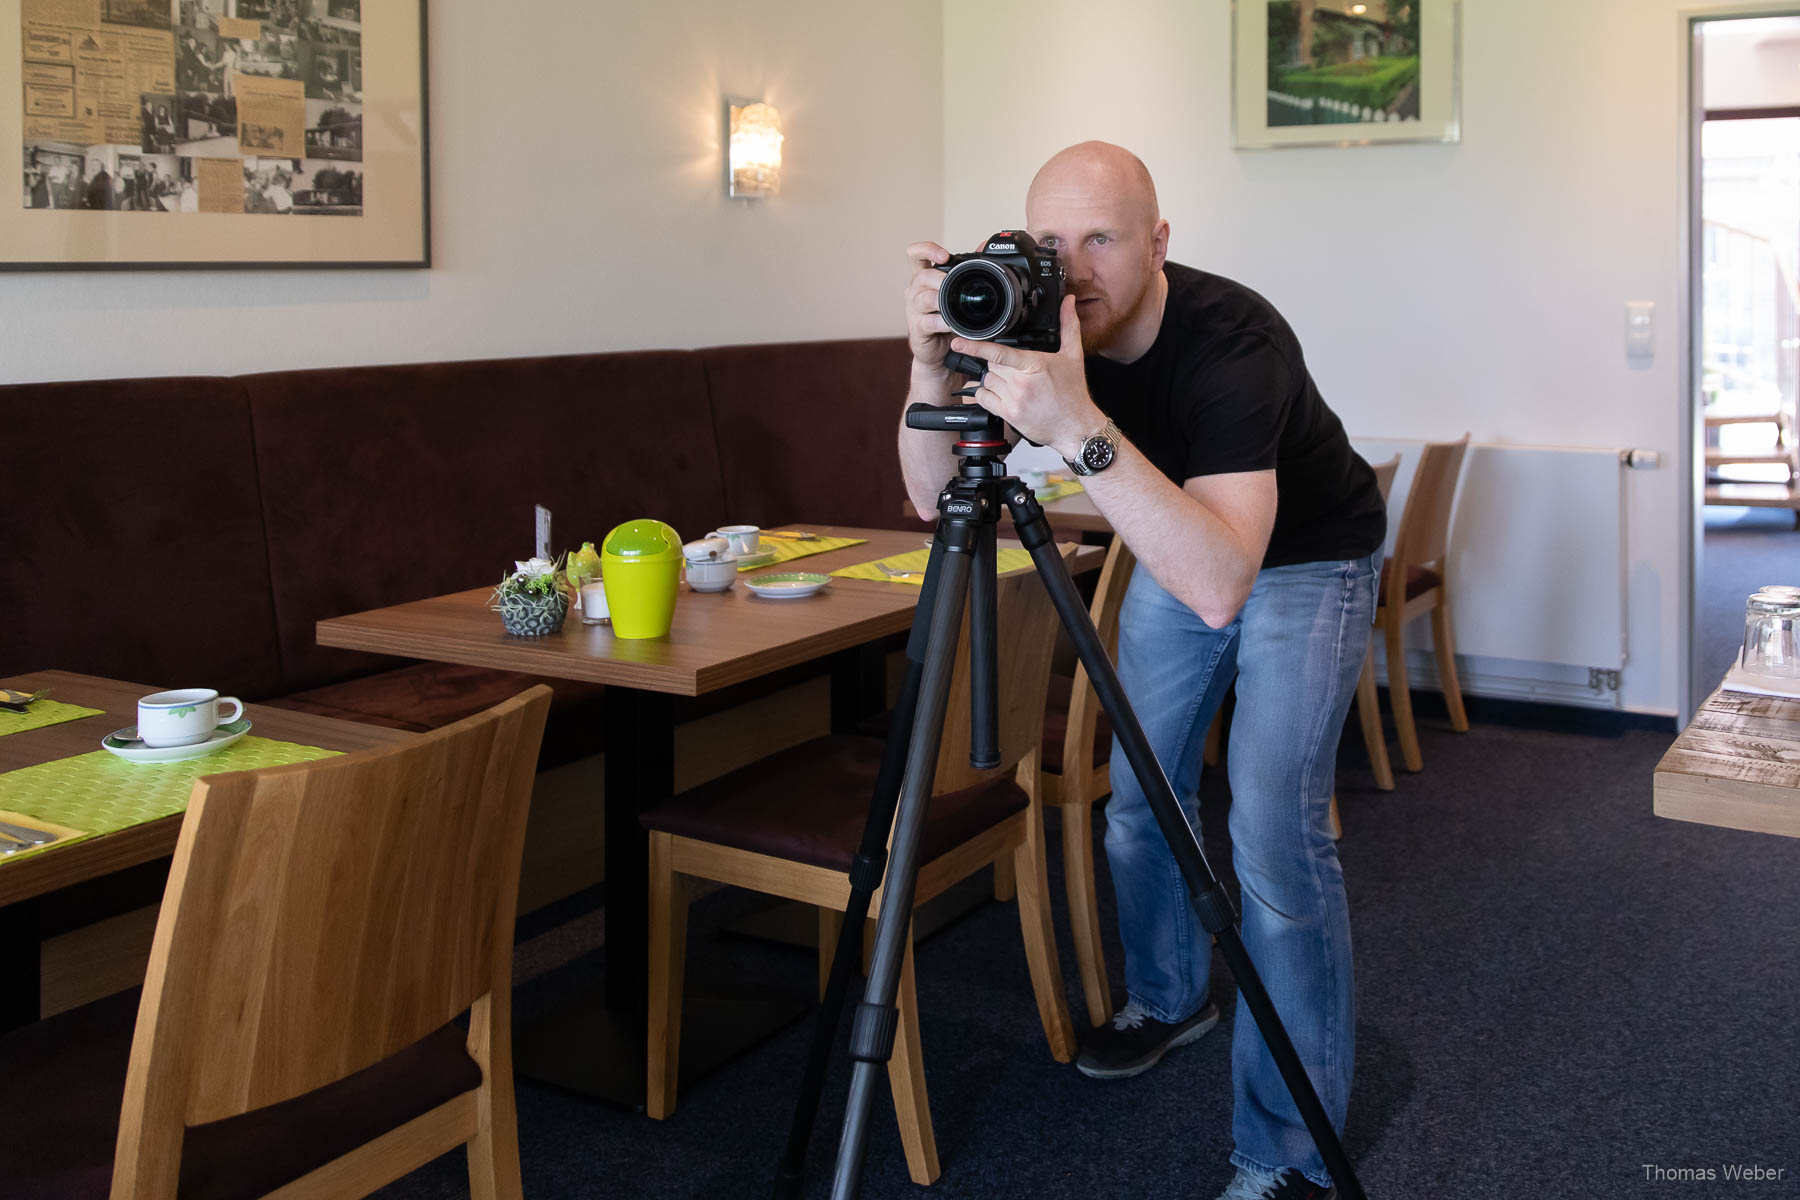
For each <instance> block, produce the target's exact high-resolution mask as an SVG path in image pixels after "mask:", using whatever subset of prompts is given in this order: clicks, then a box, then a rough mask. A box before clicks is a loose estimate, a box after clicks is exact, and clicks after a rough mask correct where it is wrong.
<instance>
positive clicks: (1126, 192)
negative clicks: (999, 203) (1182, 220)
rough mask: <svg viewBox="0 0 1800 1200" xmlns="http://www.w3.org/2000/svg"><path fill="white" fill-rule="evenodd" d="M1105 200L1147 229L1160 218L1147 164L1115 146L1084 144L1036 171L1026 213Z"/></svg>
mask: <svg viewBox="0 0 1800 1200" xmlns="http://www.w3.org/2000/svg"><path fill="white" fill-rule="evenodd" d="M1073 198H1081V199H1084V200H1089V201H1093V200H1100V199H1104V200H1106V201H1107V202H1108V203H1109V207H1114V208H1115V209H1116V210H1117V211H1118V212H1119V215H1120V216H1121V217H1127V218H1128V219H1129V220H1130V221H1131V223H1132V224H1134V225H1138V226H1140V227H1142V228H1144V229H1146V230H1147V229H1149V228H1150V227H1151V226H1153V225H1155V224H1156V221H1157V218H1158V217H1159V216H1161V215H1162V214H1161V212H1160V211H1159V209H1158V207H1157V203H1156V182H1155V181H1154V180H1153V179H1151V178H1150V168H1148V167H1146V166H1145V165H1144V160H1143V159H1141V158H1139V157H1138V156H1137V155H1135V154H1133V153H1132V152H1131V151H1129V150H1127V149H1125V148H1124V147H1123V146H1115V145H1113V144H1112V143H1111V142H1080V143H1078V144H1076V145H1073V146H1070V147H1069V148H1068V149H1066V150H1059V151H1058V152H1057V153H1056V154H1055V155H1053V156H1052V157H1051V159H1050V161H1049V162H1047V163H1045V164H1044V165H1043V166H1042V167H1040V168H1038V173H1037V176H1036V177H1035V178H1033V179H1032V181H1031V188H1030V190H1029V191H1027V192H1026V193H1025V211H1026V213H1027V214H1029V213H1030V212H1031V211H1032V210H1033V208H1034V207H1039V206H1041V205H1042V204H1044V203H1054V202H1058V201H1067V200H1069V199H1073Z"/></svg>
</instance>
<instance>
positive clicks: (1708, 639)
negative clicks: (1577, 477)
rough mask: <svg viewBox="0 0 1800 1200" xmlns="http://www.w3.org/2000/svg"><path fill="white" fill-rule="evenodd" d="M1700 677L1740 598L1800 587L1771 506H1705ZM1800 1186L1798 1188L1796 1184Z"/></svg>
mask: <svg viewBox="0 0 1800 1200" xmlns="http://www.w3.org/2000/svg"><path fill="white" fill-rule="evenodd" d="M1700 571H1701V581H1700V613H1699V618H1700V624H1699V628H1698V629H1697V631H1696V635H1697V638H1698V640H1699V643H1700V653H1701V655H1702V658H1701V663H1702V665H1703V666H1704V667H1705V668H1706V670H1705V673H1704V676H1703V678H1707V679H1715V680H1716V679H1720V678H1723V677H1724V675H1725V672H1726V670H1727V669H1728V668H1729V667H1730V666H1731V664H1732V663H1734V662H1736V661H1737V654H1738V650H1739V648H1740V647H1741V646H1742V645H1743V640H1744V599H1745V598H1746V597H1747V596H1749V595H1750V593H1751V592H1754V591H1755V590H1756V589H1757V588H1759V587H1762V586H1763V585H1764V584H1770V583H1790V584H1800V529H1796V528H1795V527H1794V514H1793V513H1791V512H1789V511H1788V510H1786V509H1776V508H1709V509H1707V510H1706V546H1705V549H1704V553H1703V554H1702V556H1701V568H1700ZM1797 1186H1800V1185H1797Z"/></svg>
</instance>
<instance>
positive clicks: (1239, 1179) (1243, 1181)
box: [1219, 1167, 1338, 1200]
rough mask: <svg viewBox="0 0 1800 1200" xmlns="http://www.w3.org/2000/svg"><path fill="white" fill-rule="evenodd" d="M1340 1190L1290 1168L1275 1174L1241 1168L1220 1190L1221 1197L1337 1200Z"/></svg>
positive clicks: (1234, 1199) (1222, 1199)
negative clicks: (1319, 1182)
mask: <svg viewBox="0 0 1800 1200" xmlns="http://www.w3.org/2000/svg"><path fill="white" fill-rule="evenodd" d="M1337 1194H1338V1193H1337V1189H1336V1188H1334V1187H1330V1188H1323V1187H1320V1186H1319V1185H1318V1184H1316V1183H1314V1182H1313V1181H1312V1180H1310V1179H1308V1178H1307V1177H1306V1176H1304V1175H1302V1174H1301V1173H1300V1172H1298V1171H1296V1170H1294V1169H1293V1168H1292V1167H1289V1168H1288V1169H1287V1170H1285V1171H1280V1172H1277V1173H1276V1174H1274V1175H1269V1174H1266V1173H1264V1172H1262V1171H1253V1170H1251V1169H1250V1168H1248V1167H1239V1168H1238V1169H1237V1174H1236V1175H1235V1176H1234V1177H1233V1178H1232V1180H1231V1182H1230V1183H1229V1184H1227V1185H1226V1187H1225V1190H1224V1191H1222V1192H1220V1193H1219V1200H1337Z"/></svg>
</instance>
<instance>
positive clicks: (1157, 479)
mask: <svg viewBox="0 0 1800 1200" xmlns="http://www.w3.org/2000/svg"><path fill="white" fill-rule="evenodd" d="M1082 483H1083V484H1084V485H1085V487H1086V489H1087V492H1088V495H1089V496H1090V497H1091V498H1092V499H1093V501H1094V507H1096V508H1098V509H1099V510H1100V512H1101V514H1102V515H1104V516H1105V517H1106V520H1107V523H1108V524H1110V525H1111V526H1112V528H1113V532H1114V534H1115V535H1116V536H1118V537H1122V538H1124V539H1125V544H1126V545H1127V546H1130V547H1131V550H1132V553H1133V554H1135V555H1136V556H1137V559H1138V563H1139V565H1140V566H1142V567H1143V568H1144V569H1145V570H1147V571H1149V572H1150V575H1151V578H1153V579H1155V580H1156V582H1157V583H1159V584H1161V585H1162V587H1163V590H1164V591H1167V592H1168V593H1169V594H1170V595H1172V596H1174V597H1175V598H1176V599H1178V600H1180V601H1181V602H1182V603H1184V604H1186V605H1187V606H1188V607H1189V608H1191V609H1193V610H1194V612H1195V613H1196V614H1197V615H1198V616H1199V617H1200V619H1201V620H1203V621H1205V622H1206V623H1207V624H1208V625H1211V626H1212V627H1213V628H1215V629H1219V628H1223V627H1224V626H1226V625H1229V624H1230V623H1231V622H1232V620H1233V619H1234V618H1236V616H1237V614H1238V610H1239V609H1241V608H1242V607H1243V606H1244V601H1245V600H1247V599H1248V598H1249V596H1250V589H1251V587H1252V586H1253V585H1254V584H1255V583H1256V573H1257V571H1258V570H1260V569H1261V567H1262V549H1261V547H1254V548H1253V547H1249V546H1246V545H1244V544H1243V540H1242V539H1241V538H1240V536H1239V535H1238V534H1237V533H1236V532H1235V531H1234V530H1233V529H1232V527H1231V526H1230V525H1229V524H1228V523H1226V521H1225V520H1224V519H1223V518H1221V517H1220V516H1219V515H1218V514H1217V513H1215V512H1213V511H1212V510H1211V509H1209V508H1207V507H1206V505H1204V504H1202V503H1201V502H1200V501H1199V500H1197V499H1195V498H1194V497H1193V496H1191V495H1189V494H1188V493H1187V492H1185V491H1183V490H1182V489H1181V488H1179V487H1177V486H1176V485H1175V484H1173V483H1171V482H1170V481H1169V479H1168V477H1167V476H1165V475H1164V474H1163V473H1162V472H1161V471H1159V470H1157V469H1156V467H1155V465H1154V464H1152V463H1151V462H1150V460H1149V459H1147V458H1145V457H1144V455H1143V454H1142V452H1140V451H1139V450H1138V449H1137V447H1135V446H1133V445H1132V444H1131V443H1130V442H1123V443H1121V444H1120V446H1119V456H1118V458H1117V459H1116V460H1115V461H1114V462H1113V464H1112V465H1111V466H1110V467H1108V468H1107V469H1106V470H1105V471H1103V472H1101V473H1100V474H1098V475H1093V476H1090V477H1088V478H1087V479H1084V480H1083V481H1082Z"/></svg>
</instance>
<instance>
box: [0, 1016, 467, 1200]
mask: <svg viewBox="0 0 1800 1200" xmlns="http://www.w3.org/2000/svg"><path fill="white" fill-rule="evenodd" d="M139 994H140V990H139V989H133V990H132V991H129V992H121V993H120V994H118V995H116V996H111V997H108V998H107V999H105V1000H101V1001H99V1002H97V1003H94V1004H89V1005H86V1006H84V1007H82V1008H78V1009H74V1010H72V1011H70V1012H66V1013H62V1014H60V1015H58V1016H55V1017H51V1018H49V1019H48V1020H45V1021H39V1022H37V1023H36V1024H34V1025H27V1026H25V1027H24V1028H22V1029H18V1030H15V1031H14V1032H12V1033H10V1034H8V1035H7V1036H6V1037H4V1038H0V1062H4V1063H5V1064H6V1066H5V1070H4V1071H0V1129H4V1130H6V1137H7V1144H8V1145H10V1146H13V1147H15V1148H18V1147H29V1148H30V1150H29V1152H24V1151H17V1150H16V1151H15V1153H12V1154H9V1155H8V1156H7V1162H6V1165H5V1167H4V1176H3V1177H4V1180H5V1184H4V1192H5V1195H6V1196H7V1197H8V1198H9V1200H86V1198H87V1197H95V1198H97V1200H104V1197H105V1196H106V1195H107V1193H108V1191H109V1189H110V1187H111V1182H112V1166H113V1149H114V1145H115V1143H116V1141H117V1139H118V1134H119V1106H120V1104H121V1103H122V1102H123V1100H124V1096H125V1072H126V1068H127V1066H128V1065H129V1063H130V1061H131V1038H132V1031H133V1026H134V1024H135V1022H136V1019H137V1007H138V998H139ZM466 1038H467V1035H466V1034H465V1033H464V1031H463V1030H461V1029H459V1028H457V1027H456V1026H455V1025H446V1026H445V1027H444V1028H442V1029H440V1030H438V1031H437V1032H436V1033H434V1034H432V1035H430V1036H429V1037H427V1038H425V1039H424V1040H423V1041H420V1042H418V1043H416V1044H414V1045H412V1046H410V1047H408V1048H407V1049H405V1050H402V1051H401V1052H400V1053H399V1054H396V1055H394V1056H393V1057H391V1058H388V1059H385V1060H383V1061H382V1062H379V1063H376V1064H375V1065H374V1066H372V1067H369V1068H368V1069H366V1070H363V1071H359V1072H357V1073H356V1074H354V1075H351V1076H350V1077H348V1078H346V1079H341V1080H339V1081H338V1082H336V1083H333V1084H329V1085H327V1086H325V1087H322V1088H319V1089H318V1090H317V1091H313V1092H308V1093H307V1094H306V1095H304V1096H298V1097H295V1098H294V1099H292V1100H288V1101H284V1102H282V1103H280V1104H273V1105H270V1106H269V1107H267V1108H261V1109H257V1110H255V1111H254V1112H248V1113H245V1114H243V1115H242V1116H237V1117H230V1118H228V1119H226V1120H223V1121H214V1122H212V1123H210V1124H207V1125H199V1126H195V1127H193V1128H191V1129H189V1130H188V1131H187V1135H186V1137H185V1139H184V1141H183V1145H182V1151H181V1183H180V1189H179V1190H180V1195H181V1197H182V1200H249V1198H250V1197H255V1196H263V1195H266V1194H267V1193H269V1192H271V1191H273V1190H275V1189H276V1188H278V1187H281V1186H282V1185H283V1184H286V1183H291V1182H292V1181H293V1180H296V1179H298V1178H300V1177H301V1176H302V1175H305V1174H306V1173H307V1172H309V1171H312V1170H315V1169H316V1168H318V1167H321V1166H323V1165H324V1164H326V1163H328V1162H330V1161H331V1160H333V1159H335V1158H339V1157H341V1156H343V1155H344V1154H346V1153H348V1152H349V1151H351V1150H354V1149H355V1148H356V1147H358V1146H360V1145H362V1144H363V1143H364V1142H368V1141H371V1140H373V1139H375V1138H377V1137H379V1136H381V1135H382V1134H384V1133H386V1132H388V1131H389V1130H391V1129H396V1128H398V1127H399V1126H401V1125H404V1124H405V1123H406V1122H408V1121H410V1120H412V1119H413V1118H415V1117H419V1116H422V1115H424V1114H425V1113H427V1112H429V1111H430V1110H431V1109H433V1108H436V1107H437V1106H438V1105H440V1104H443V1103H446V1102H447V1101H450V1100H453V1099H455V1098H456V1097H457V1096H460V1095H462V1094H463V1093H464V1092H469V1091H473V1090H474V1089H476V1088H478V1087H480V1086H481V1068H480V1067H478V1066H476V1064H475V1062H474V1060H473V1059H471V1058H470V1057H469V1055H468V1051H467V1050H466V1048H465V1041H466Z"/></svg>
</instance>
